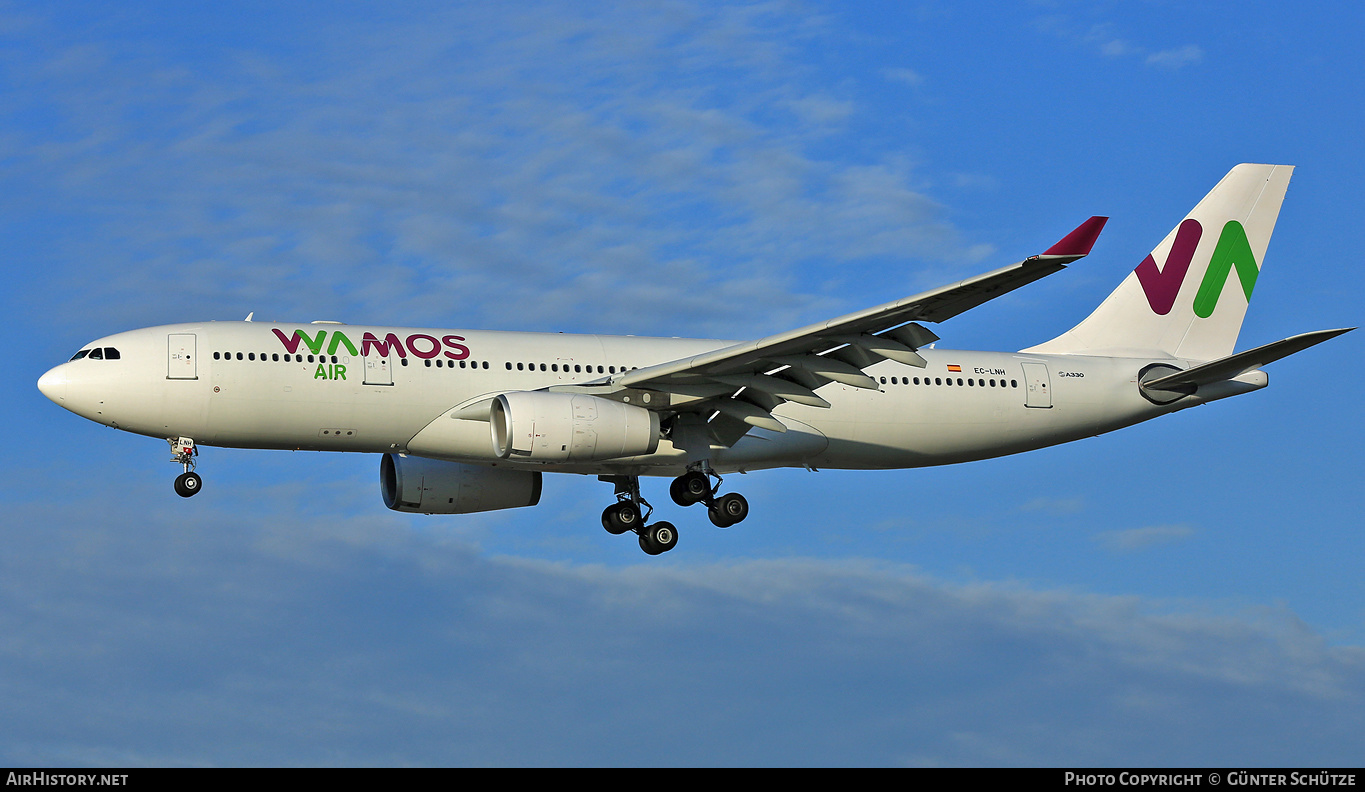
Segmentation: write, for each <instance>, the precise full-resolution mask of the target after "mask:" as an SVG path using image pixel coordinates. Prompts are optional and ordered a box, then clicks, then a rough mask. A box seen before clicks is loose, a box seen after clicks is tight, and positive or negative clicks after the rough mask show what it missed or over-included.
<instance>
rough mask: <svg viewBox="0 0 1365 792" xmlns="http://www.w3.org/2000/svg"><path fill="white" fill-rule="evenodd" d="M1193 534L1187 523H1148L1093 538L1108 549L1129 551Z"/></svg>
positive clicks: (1105, 532)
mask: <svg viewBox="0 0 1365 792" xmlns="http://www.w3.org/2000/svg"><path fill="white" fill-rule="evenodd" d="M1193 534H1194V528H1192V527H1190V526H1188V525H1149V526H1146V527H1143V528H1128V529H1125V530H1119V531H1104V532H1102V533H1100V534H1097V535H1096V536H1095V539H1096V541H1098V542H1100V543H1101V544H1103V545H1104V546H1105V547H1108V548H1109V549H1110V550H1115V551H1120V552H1129V551H1132V550H1142V549H1145V548H1148V547H1152V546H1155V545H1163V544H1170V543H1172V542H1178V541H1181V540H1183V539H1187V538H1189V537H1190V536H1192V535H1193Z"/></svg>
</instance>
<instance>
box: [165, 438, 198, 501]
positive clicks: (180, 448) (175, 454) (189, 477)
mask: <svg viewBox="0 0 1365 792" xmlns="http://www.w3.org/2000/svg"><path fill="white" fill-rule="evenodd" d="M166 442H168V443H170V444H171V461H172V462H176V463H179V464H181V465H183V466H184V467H185V472H184V473H181V474H180V475H178V476H176V477H175V494H176V495H179V496H180V497H182V498H188V497H190V496H192V495H194V494H195V493H197V492H199V490H200V488H202V487H203V486H204V480H203V479H202V478H200V477H199V474H198V473H195V472H194V458H195V456H197V455H198V454H199V449H197V448H195V447H194V440H193V439H192V438H189V437H168V438H166Z"/></svg>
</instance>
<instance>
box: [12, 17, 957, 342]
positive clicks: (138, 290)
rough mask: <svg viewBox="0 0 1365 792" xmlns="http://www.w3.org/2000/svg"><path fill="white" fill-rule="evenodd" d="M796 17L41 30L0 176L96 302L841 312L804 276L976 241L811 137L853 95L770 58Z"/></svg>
mask: <svg viewBox="0 0 1365 792" xmlns="http://www.w3.org/2000/svg"><path fill="white" fill-rule="evenodd" d="M304 22H305V23H306V20H304ZM46 32H47V33H53V34H55V31H46ZM820 35H831V34H830V33H829V32H828V31H826V30H823V29H822V28H821V21H820V19H819V18H818V17H810V16H808V15H803V14H799V13H789V12H788V11H786V10H784V9H783V8H782V7H778V6H752V7H740V8H723V9H720V10H710V9H707V8H706V7H703V6H692V5H688V4H677V5H668V6H661V7H647V8H646V7H630V8H626V9H616V10H615V11H613V12H611V13H600V14H599V13H596V12H594V11H592V10H585V9H584V8H583V7H581V6H573V5H570V4H557V3H545V4H542V5H540V6H538V7H537V9H536V10H535V12H526V13H522V14H517V15H509V14H505V13H500V12H495V11H492V10H489V9H485V8H483V7H463V8H460V9H455V10H452V11H448V12H442V13H440V14H436V15H434V16H432V17H430V18H422V17H421V16H420V15H417V16H414V17H412V18H406V19H401V18H400V19H397V20H386V21H379V22H375V21H367V22H365V23H364V24H345V23H342V22H340V21H337V20H329V21H328V22H327V23H326V24H324V25H322V26H321V27H318V28H316V29H310V30H308V31H307V32H304V33H302V34H301V35H300V37H299V38H298V39H297V43H296V44H294V45H292V46H291V47H288V48H276V49H263V50H260V51H247V52H242V53H236V54H234V56H233V57H231V58H226V59H223V58H219V59H210V60H207V61H201V62H194V63H180V62H178V61H176V60H175V58H174V57H173V56H171V55H170V54H169V53H168V52H166V51H159V50H158V48H157V47H155V46H139V47H137V48H136V52H133V51H132V49H133V46H132V44H131V43H130V42H128V41H119V40H117V39H114V40H113V41H112V42H111V43H109V44H106V45H104V46H102V47H100V48H98V49H97V50H90V49H89V48H88V47H85V46H84V45H76V44H71V45H65V46H63V45H62V43H61V39H60V38H59V39H58V43H57V44H56V45H55V46H54V47H53V49H55V51H56V53H57V54H56V55H54V56H49V60H50V61H52V62H53V63H57V64H61V69H60V70H59V71H54V70H53V69H51V68H46V67H47V66H48V65H49V64H45V63H38V64H35V65H32V66H30V67H29V70H28V72H27V73H26V74H21V75H20V76H19V80H18V81H19V83H20V84H21V85H22V86H23V87H24V90H25V94H24V101H26V102H28V103H29V104H32V105H34V106H40V107H41V108H42V109H43V111H44V112H45V113H48V114H50V115H52V116H55V117H56V118H58V119H59V121H58V123H57V124H56V125H55V127H56V131H55V133H54V132H53V131H52V126H53V125H45V126H43V127H41V128H38V127H34V128H29V129H27V130H25V131H24V132H23V138H22V139H23V144H22V145H21V146H20V147H19V148H20V150H19V151H17V152H15V155H16V159H17V161H18V162H19V167H18V168H17V169H16V170H17V172H18V173H19V174H20V176H21V177H22V181H23V183H24V185H25V187H24V189H22V190H11V191H10V193H11V195H14V194H18V193H23V194H26V195H28V196H30V199H31V200H30V201H29V203H33V202H34V201H36V202H37V203H38V204H40V205H43V207H44V208H45V209H51V208H53V207H58V206H60V207H62V208H63V209H65V210H67V211H74V212H75V213H76V214H77V215H78V216H81V217H83V218H88V219H89V221H90V222H91V224H92V225H89V226H82V227H78V228H76V229H68V230H65V231H64V232H63V233H62V234H60V237H61V240H62V241H61V242H60V247H59V248H58V249H57V250H55V251H52V252H51V253H50V255H52V256H53V258H54V260H55V261H56V262H57V263H59V266H61V267H64V268H67V271H68V274H69V275H74V274H75V273H76V272H79V271H80V268H81V267H83V266H87V264H88V262H92V261H98V262H101V263H102V264H103V265H105V266H106V267H107V268H108V269H111V270H114V271H116V272H119V273H121V275H120V277H118V278H116V279H114V281H113V282H112V283H104V284H102V288H101V289H99V290H98V292H97V293H95V292H92V291H89V290H82V289H79V288H77V289H76V290H75V293H74V294H71V295H69V296H68V298H67V300H65V302H67V303H68V304H69V305H72V306H73V308H72V310H73V311H75V312H78V313H79V314H80V315H82V316H85V317H90V316H93V315H97V314H98V313H99V312H104V313H105V314H106V315H107V313H108V312H110V311H118V312H120V313H119V315H118V316H115V317H108V321H109V322H110V323H111V324H118V323H123V322H131V323H135V324H136V323H143V324H145V323H148V322H147V320H148V319H149V318H150V317H148V316H147V310H148V308H147V303H148V300H147V297H146V295H147V290H146V287H145V285H146V284H147V283H160V284H164V285H167V286H173V287H174V288H175V289H176V290H177V291H178V292H179V293H181V294H182V295H184V298H183V299H181V300H178V301H177V305H176V315H175V316H174V317H172V316H170V315H169V314H168V315H167V316H165V317H156V318H157V319H163V318H164V319H167V320H170V319H172V318H173V319H177V320H178V319H180V318H183V315H184V313H185V311H187V310H193V311H197V312H199V313H201V314H202V313H207V314H208V315H217V316H223V317H225V318H226V317H234V318H235V317H236V316H238V315H244V314H245V312H246V311H248V310H254V311H256V315H257V316H258V317H260V318H262V319H291V318H294V319H311V318H315V317H319V316H325V317H329V318H339V319H343V320H350V321H374V322H394V323H398V322H402V323H434V324H451V323H454V324H458V325H461V326H467V327H470V326H472V327H479V326H484V327H503V326H506V325H508V324H509V323H511V324H514V325H516V326H518V327H525V326H526V324H525V323H526V319H527V314H526V312H524V311H509V310H508V307H509V306H528V305H534V306H535V311H534V314H533V316H534V319H535V320H536V322H537V326H536V328H528V329H580V328H581V329H589V330H598V331H608V332H613V331H614V332H625V331H629V332H642V333H643V332H658V333H663V334H668V335H682V334H687V335H703V334H711V335H722V336H731V337H733V336H735V335H737V334H754V333H760V332H771V331H773V330H776V329H780V328H782V327H789V326H792V325H794V324H797V323H800V322H803V321H809V320H811V319H813V318H818V317H819V316H822V315H827V314H828V313H830V312H831V311H834V310H840V309H846V308H848V307H850V306H838V307H836V306H834V305H832V303H831V299H830V298H829V297H828V296H825V295H822V294H819V293H811V292H810V291H809V290H805V289H802V288H801V287H800V286H799V285H798V277H797V276H798V275H799V274H800V273H801V271H802V269H803V268H806V267H821V268H823V267H829V266H838V265H840V264H843V263H848V262H864V263H865V262H869V261H871V262H879V261H883V260H893V261H896V262H898V263H903V262H905V261H907V260H910V259H915V258H921V259H929V260H932V261H935V262H939V263H943V262H947V263H949V264H961V263H964V262H969V261H972V260H974V258H975V257H976V256H977V255H979V248H978V247H977V246H970V245H968V244H966V243H964V242H963V241H962V240H961V239H960V238H959V236H958V234H957V232H956V230H955V229H954V228H953V227H952V225H951V224H950V223H948V222H947V221H946V220H945V219H944V218H943V212H942V211H941V209H940V207H939V206H938V205H937V204H936V203H935V202H934V201H933V200H932V199H930V198H928V197H927V196H925V195H924V193H923V192H922V190H921V189H919V188H918V187H917V186H916V185H915V179H914V176H913V172H912V169H911V168H909V167H908V166H907V165H905V164H904V162H901V161H896V160H894V159H892V158H893V157H894V156H895V155H894V153H883V154H879V155H878V158H882V159H884V161H881V162H878V161H876V159H877V158H874V159H873V161H871V162H869V161H867V158H864V157H860V156H830V155H828V154H817V153H815V151H816V148H817V146H816V144H819V145H821V146H823V145H824V144H825V143H827V142H828V140H829V139H830V136H831V135H835V136H837V135H840V134H847V132H846V131H845V130H844V129H843V127H844V125H845V122H846V121H847V120H848V119H850V118H851V117H853V116H854V115H856V113H857V110H858V108H857V105H856V104H855V102H854V101H852V100H849V99H846V98H843V97H842V96H841V95H840V91H839V89H838V87H837V86H832V85H827V84H825V83H823V82H822V78H821V76H820V75H819V74H818V73H817V72H815V71H813V70H811V69H809V68H808V67H805V66H803V65H802V63H801V61H800V59H798V58H795V57H793V55H792V52H791V48H792V47H794V46H800V45H801V42H802V41H804V40H807V39H809V38H811V37H816V36H820ZM43 73H45V74H48V75H49V76H47V77H45V78H43V79H42V80H40V79H39V74H43ZM53 75H55V76H53ZM44 81H45V82H44ZM40 83H43V84H42V89H43V90H41V91H39V86H40ZM844 148H845V149H847V148H848V147H844ZM854 148H856V147H854ZM826 150H827V149H821V151H826ZM57 174H60V176H59V177H58V176H57ZM11 203H12V202H11ZM50 215H56V212H52V213H50ZM680 281H681V282H684V283H686V284H687V286H688V288H687V289H686V291H684V290H683V289H680V288H678V285H679V283H680ZM68 282H74V283H80V282H81V281H80V279H79V278H75V277H69V278H68ZM111 296H118V297H121V298H128V299H114V300H111V299H110V297H111ZM890 296H894V295H888V298H889V297H890ZM604 303H609V304H610V305H611V306H612V309H611V310H609V311H604V310H601V306H602V305H603V304H604ZM125 314H127V315H125ZM684 317H685V318H684ZM741 337H742V336H741Z"/></svg>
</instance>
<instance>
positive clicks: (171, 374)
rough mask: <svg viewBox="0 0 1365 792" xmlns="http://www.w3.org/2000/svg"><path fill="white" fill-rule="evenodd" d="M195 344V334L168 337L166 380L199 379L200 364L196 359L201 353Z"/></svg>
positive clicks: (175, 334) (178, 334) (174, 334)
mask: <svg viewBox="0 0 1365 792" xmlns="http://www.w3.org/2000/svg"><path fill="white" fill-rule="evenodd" d="M194 342H195V335H194V333H171V334H170V335H169V336H167V349H166V379H179V380H192V379H199V374H198V368H197V367H198V365H199V362H198V361H197V360H196V359H195V358H197V357H198V355H199V353H198V350H197V349H196V348H195V343H194Z"/></svg>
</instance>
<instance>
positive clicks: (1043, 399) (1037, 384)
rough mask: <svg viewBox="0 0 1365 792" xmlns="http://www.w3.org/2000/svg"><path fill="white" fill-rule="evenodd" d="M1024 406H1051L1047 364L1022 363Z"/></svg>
mask: <svg viewBox="0 0 1365 792" xmlns="http://www.w3.org/2000/svg"><path fill="white" fill-rule="evenodd" d="M1022 365H1023V367H1024V388H1025V389H1026V390H1025V396H1024V406H1025V407H1043V408H1047V407H1051V406H1052V392H1051V390H1049V388H1048V385H1049V384H1050V383H1049V382H1048V375H1047V366H1046V365H1045V364H1043V363H1024V364H1022Z"/></svg>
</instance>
